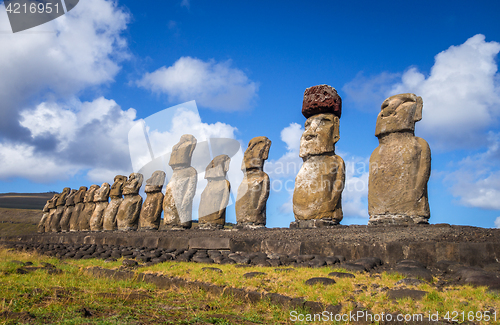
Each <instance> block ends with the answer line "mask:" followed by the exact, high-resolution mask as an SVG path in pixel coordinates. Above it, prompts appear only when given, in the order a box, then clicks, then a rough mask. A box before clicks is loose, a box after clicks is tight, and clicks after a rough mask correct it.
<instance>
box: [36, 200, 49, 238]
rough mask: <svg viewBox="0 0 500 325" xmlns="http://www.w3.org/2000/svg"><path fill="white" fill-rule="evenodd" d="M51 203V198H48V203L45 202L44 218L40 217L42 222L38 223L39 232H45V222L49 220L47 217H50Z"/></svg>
mask: <svg viewBox="0 0 500 325" xmlns="http://www.w3.org/2000/svg"><path fill="white" fill-rule="evenodd" d="M49 205H50V200H47V203H45V206H44V207H43V210H42V212H43V213H42V219H40V222H39V223H38V229H37V231H38V232H39V233H42V232H45V223H46V222H47V219H48V218H49Z"/></svg>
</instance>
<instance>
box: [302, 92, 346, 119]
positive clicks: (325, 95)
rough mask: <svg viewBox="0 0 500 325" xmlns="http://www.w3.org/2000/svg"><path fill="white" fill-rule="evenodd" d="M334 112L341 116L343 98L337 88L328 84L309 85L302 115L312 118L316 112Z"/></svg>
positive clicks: (305, 94) (305, 93)
mask: <svg viewBox="0 0 500 325" xmlns="http://www.w3.org/2000/svg"><path fill="white" fill-rule="evenodd" d="M323 113H332V114H335V115H336V116H338V117H339V118H340V115H341V114H342V99H341V98H340V96H339V95H338V94H337V90H335V88H333V87H331V86H328V85H319V86H313V87H309V88H307V89H306V90H305V91H304V100H303V102H302V115H304V116H305V118H310V117H311V116H313V115H316V114H323Z"/></svg>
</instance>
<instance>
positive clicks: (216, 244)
mask: <svg viewBox="0 0 500 325" xmlns="http://www.w3.org/2000/svg"><path fill="white" fill-rule="evenodd" d="M188 244H189V248H190V249H191V248H194V249H219V250H220V249H224V250H229V249H230V248H231V246H230V239H229V238H212V237H198V238H191V239H189V242H188Z"/></svg>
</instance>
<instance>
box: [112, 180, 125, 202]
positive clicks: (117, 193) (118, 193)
mask: <svg viewBox="0 0 500 325" xmlns="http://www.w3.org/2000/svg"><path fill="white" fill-rule="evenodd" d="M126 181H127V176H123V175H116V176H115V179H114V183H113V185H112V186H111V191H110V192H109V196H111V197H114V198H121V197H122V190H123V185H124V184H125V182H126Z"/></svg>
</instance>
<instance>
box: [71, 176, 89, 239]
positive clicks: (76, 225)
mask: <svg viewBox="0 0 500 325" xmlns="http://www.w3.org/2000/svg"><path fill="white" fill-rule="evenodd" d="M86 193H87V187H86V186H80V188H79V189H78V191H77V192H76V194H75V197H74V199H73V200H74V202H75V209H74V210H73V213H72V214H71V218H70V219H69V231H79V230H80V214H81V213H82V211H83V208H84V206H85V203H83V200H84V199H85V194H86Z"/></svg>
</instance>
